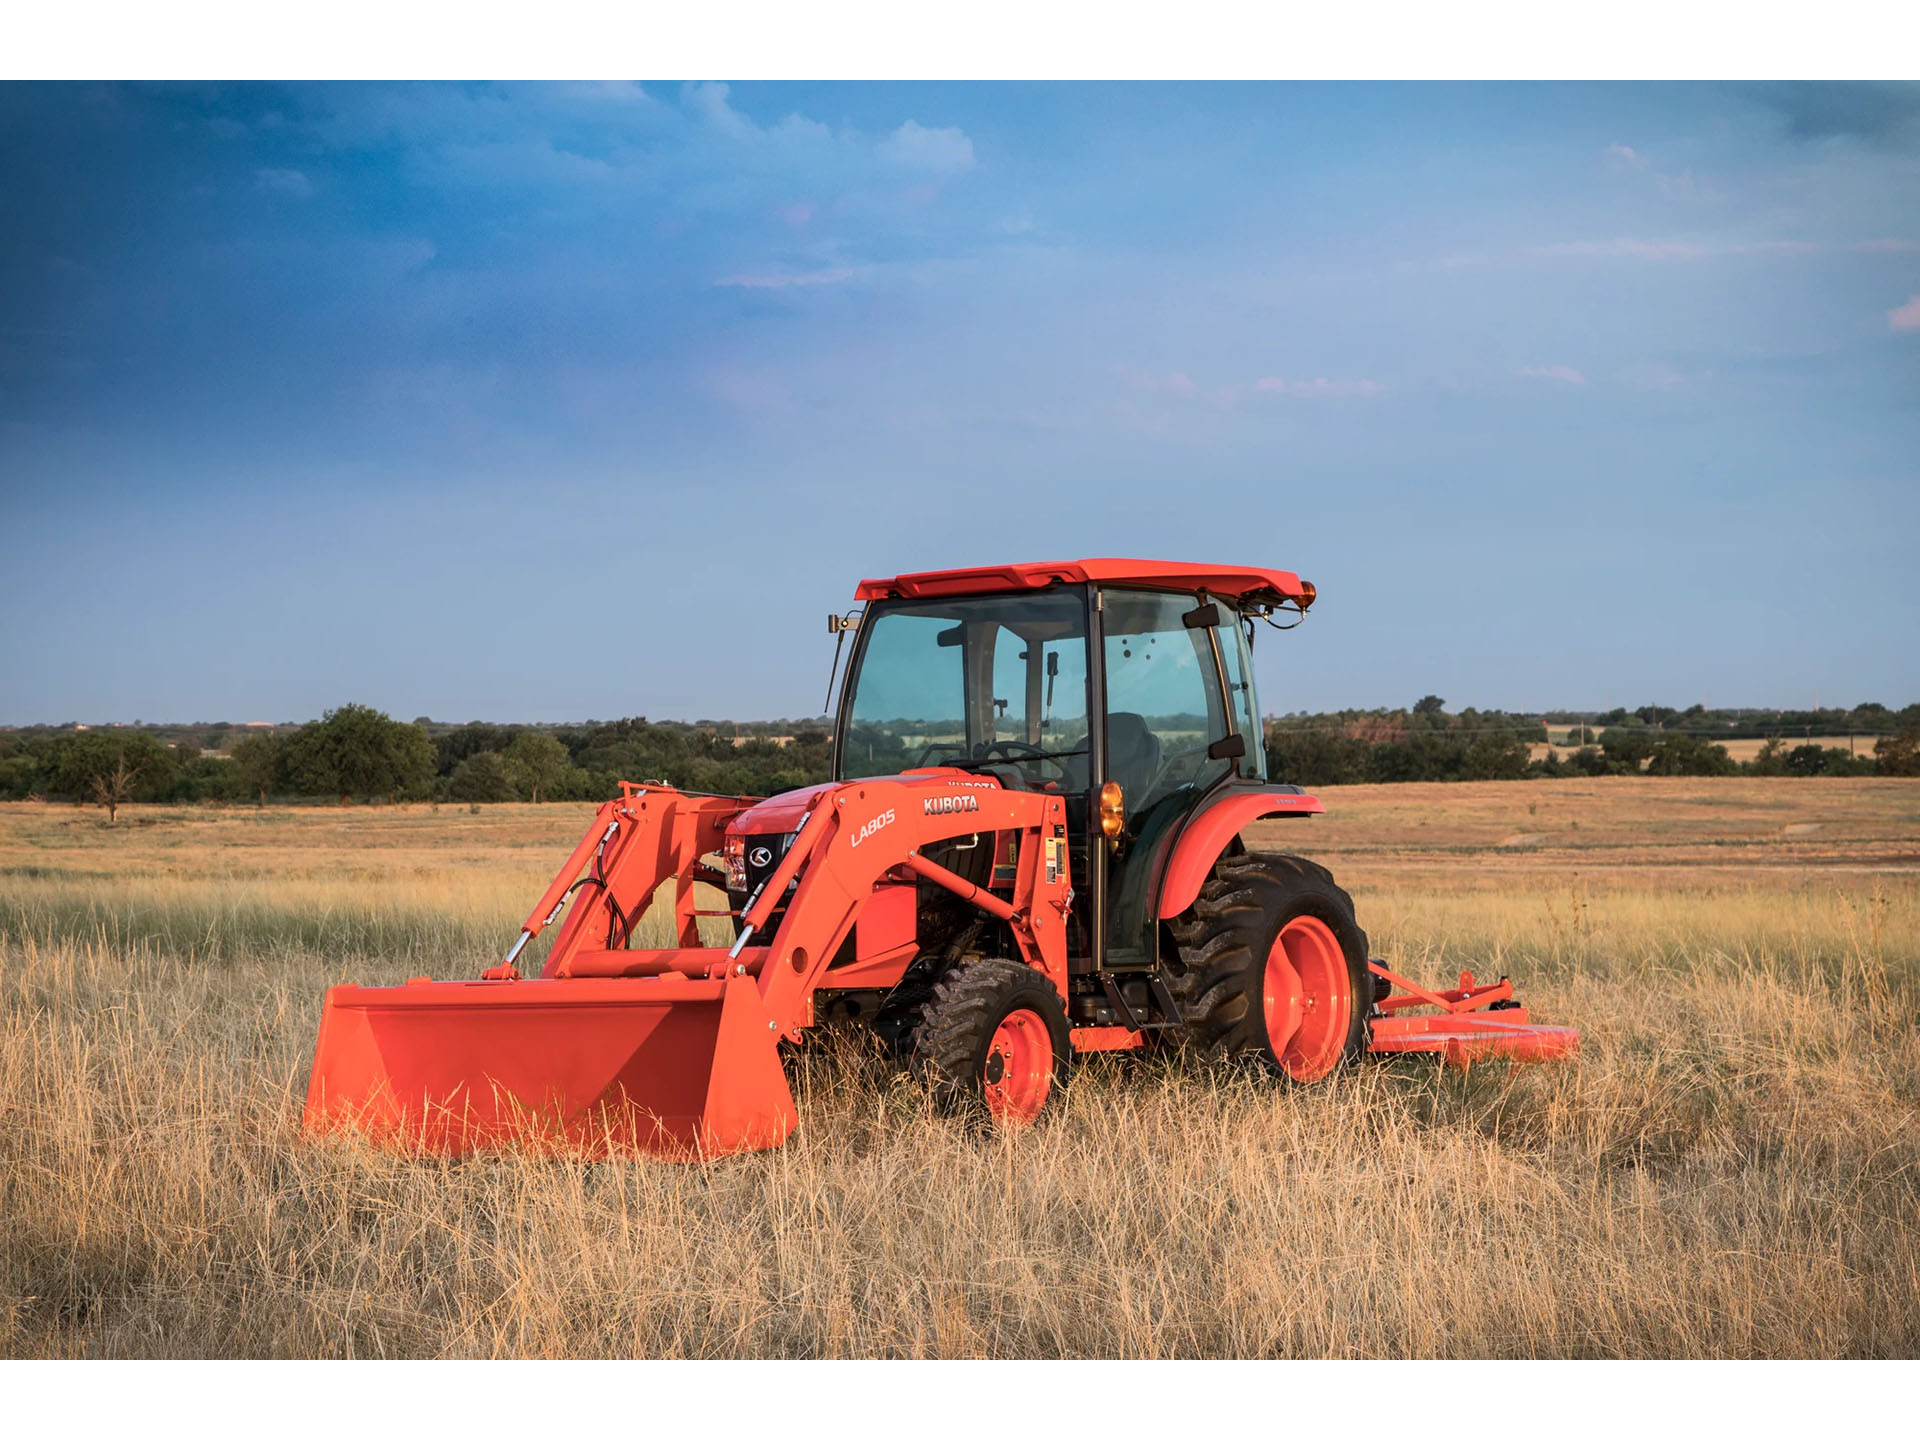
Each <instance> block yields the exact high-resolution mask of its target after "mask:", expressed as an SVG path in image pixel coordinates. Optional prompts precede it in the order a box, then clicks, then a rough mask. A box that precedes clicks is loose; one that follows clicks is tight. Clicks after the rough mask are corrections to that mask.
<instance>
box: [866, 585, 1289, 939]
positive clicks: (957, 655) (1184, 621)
mask: <svg viewBox="0 0 1920 1440" xmlns="http://www.w3.org/2000/svg"><path fill="white" fill-rule="evenodd" d="M857 593H858V595H859V598H861V599H862V600H864V601H866V608H865V610H864V612H863V613H862V614H861V615H860V616H859V618H858V620H857V621H853V622H850V621H846V620H840V619H838V618H837V617H836V621H835V626H836V628H840V629H842V630H844V629H845V628H848V627H849V626H851V628H854V629H855V630H856V632H857V636H858V638H857V641H856V644H855V648H854V652H853V656H852V658H851V661H850V662H849V665H848V669H847V676H846V681H845V686H844V689H843V691H842V696H841V703H840V707H839V719H838V724H837V726H836V730H835V736H834V751H833V776H834V779H835V781H845V780H857V779H868V778H873V777H877V776H888V775H900V774H904V773H907V772H910V771H914V770H921V769H927V768H930V767H946V768H949V769H959V770H964V771H971V772H973V773H976V774H978V775H980V776H982V777H986V778H990V779H991V780H992V781H994V782H995V783H997V784H999V785H1001V786H1003V787H1006V788H1009V789H1024V790H1039V791H1047V792H1052V793H1056V794H1059V795H1060V796H1062V797H1063V798H1064V800H1065V809H1066V816H1067V832H1068V833H1067V838H1068V841H1069V847H1070V854H1071V865H1072V876H1073V886H1074V890H1075V893H1076V896H1077V897H1078V900H1079V903H1078V904H1077V905H1076V907H1075V911H1074V916H1073V924H1072V934H1071V937H1070V940H1069V961H1070V964H1071V965H1072V967H1073V969H1074V970H1075V971H1076V972H1079V973H1086V972H1088V971H1092V970H1096V969H1127V968H1143V967H1150V966H1151V965H1153V964H1154V962H1155V958H1156V928H1157V923H1158V915H1157V913H1156V906H1155V905H1153V904H1152V903H1150V902H1151V901H1152V900H1153V898H1154V893H1155V890H1156V887H1157V884H1158V882H1159V879H1160V876H1161V875H1162V873H1163V872H1164V869H1165V863H1166V859H1167V852H1168V850H1169V848H1170V846H1171V843H1172V842H1173V840H1174V839H1175V838H1176V837H1177V836H1178V834H1179V832H1180V830H1181V829H1182V827H1183V825H1184V824H1185V823H1186V822H1187V820H1188V819H1189V817H1190V816H1191V815H1192V814H1193V813H1194V811H1195V810H1196V809H1197V808H1199V807H1200V806H1201V805H1202V804H1203V803H1204V802H1206V801H1208V800H1209V799H1210V798H1213V797H1215V796H1216V795H1217V793H1218V792H1220V791H1222V790H1223V789H1227V788H1229V787H1234V786H1259V785H1262V784H1263V782H1264V781H1265V778H1266V774H1265V747H1264V746H1263V744H1262V741H1261V733H1260V722H1259V706H1258V703H1257V701H1256V699H1255V695H1254V686H1253V666H1252V652H1251V639H1252V633H1253V623H1254V620H1255V619H1256V618H1257V617H1260V616H1264V615H1268V614H1270V613H1272V612H1273V611H1274V610H1275V609H1277V608H1279V607H1281V606H1286V607H1288V608H1291V609H1296V610H1297V609H1302V608H1304V605H1305V604H1306V603H1310V601H1311V598H1312V594H1313V591H1312V587H1311V586H1309V585H1306V584H1305V583H1304V582H1302V581H1300V580H1299V579H1298V577H1296V576H1294V575H1292V574H1290V573H1287V572H1281V571H1251V570H1249V571H1245V572H1233V571H1221V570H1218V569H1213V568H1210V567H1200V566H1180V565H1163V564H1155V563H1153V562H1145V561H1081V562H1077V563H1074V564H1071V565H1028V566H1013V567H996V568H993V569H987V570H978V571H944V572H938V573H936V574H929V575H903V576H898V577H895V578H894V579H891V580H869V581H866V582H864V583H863V584H862V585H861V587H860V589H859V591H858V592H857ZM949 858H950V859H951V860H952V861H953V862H954V863H955V865H956V868H961V867H964V866H965V865H966V864H967V863H968V862H967V860H965V859H963V858H962V856H960V855H954V856H951V857H949ZM988 858H989V857H984V856H982V857H979V859H978V861H977V862H975V863H979V864H984V863H985V862H986V860H987V859H988Z"/></svg>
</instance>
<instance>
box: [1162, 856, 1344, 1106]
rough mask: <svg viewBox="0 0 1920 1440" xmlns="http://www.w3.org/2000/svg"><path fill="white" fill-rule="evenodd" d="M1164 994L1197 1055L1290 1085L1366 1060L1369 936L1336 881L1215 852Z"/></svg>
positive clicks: (1307, 863) (1292, 859)
mask: <svg viewBox="0 0 1920 1440" xmlns="http://www.w3.org/2000/svg"><path fill="white" fill-rule="evenodd" d="M1171 928H1172V930H1173V936H1174V940H1175V941H1176V943H1177V944H1178V945H1179V955H1178V958H1177V959H1176V960H1174V961H1173V962H1172V963H1171V964H1170V965H1169V966H1168V970H1169V974H1168V979H1167V983H1168V988H1169V989H1170V990H1172V992H1173V995H1174V998H1175V999H1176V1000H1177V1001H1178V1002H1179V1004H1180V1010H1181V1013H1182V1015H1183V1016H1184V1017H1185V1018H1186V1028H1187V1038H1188V1040H1189V1041H1190V1042H1192V1043H1194V1044H1196V1045H1198V1046H1199V1047H1200V1048H1201V1049H1202V1050H1203V1051H1205V1052H1207V1053H1209V1054H1213V1055H1220V1056H1236V1055H1239V1056H1247V1057H1249V1058H1253V1059H1257V1060H1259V1061H1260V1062H1262V1063H1264V1064H1265V1065H1267V1066H1269V1067H1271V1068H1273V1069H1276V1070H1278V1071H1279V1072H1280V1073H1281V1074H1282V1075H1284V1076H1286V1077H1287V1078H1288V1079H1290V1080H1293V1081H1295V1082H1297V1083H1299V1084H1311V1083H1313V1082H1314V1081H1316V1080H1323V1079H1325V1078H1326V1077H1327V1076H1328V1075H1330V1074H1332V1073H1333V1071H1334V1070H1335V1069H1336V1068H1337V1067H1338V1066H1340V1065H1341V1064H1342V1063H1343V1062H1345V1061H1347V1060H1351V1059H1352V1058H1354V1057H1355V1056H1357V1055H1360V1054H1363V1053H1365V1051H1366V1049H1367V1017H1368V1012H1369V1011H1370V1010H1371V1008H1372V1001H1373V981H1372V977H1371V975H1370V973H1369V972H1368V970H1367V936H1366V932H1365V931H1363V930H1362V929H1361V928H1360V926H1359V923H1358V922H1357V921H1356V920H1355V919H1354V915H1353V900H1352V898H1351V897H1350V896H1349V895H1348V894H1347V892H1346V891H1344V890H1342V889H1341V888H1340V887H1339V886H1338V885H1336V884H1334V883H1333V876H1332V875H1330V874H1329V873H1328V872H1327V871H1326V869H1325V868H1324V867H1322V866H1319V865H1316V864H1314V863H1313V862H1312V861H1311V860H1302V859H1300V858H1299V857H1298V856H1294V855H1233V856H1222V857H1221V859H1220V861H1219V863H1218V864H1216V865H1215V866H1214V871H1213V874H1212V875H1211V876H1210V877H1209V878H1208V880H1207V883H1206V884H1205V885H1204V886H1203V887H1202V888H1201V891H1200V895H1199V898H1198V899H1196V900H1195V901H1194V903H1193V907H1192V908H1191V909H1190V910H1188V911H1187V912H1186V913H1185V914H1184V915H1182V916H1181V917H1180V918H1179V919H1178V920H1176V921H1174V922H1173V924H1172V926H1171Z"/></svg>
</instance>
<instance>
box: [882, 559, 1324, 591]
mask: <svg viewBox="0 0 1920 1440" xmlns="http://www.w3.org/2000/svg"><path fill="white" fill-rule="evenodd" d="M1090 581H1091V582H1096V583H1099V584H1103V585H1142V586H1146V587H1148V588H1150V589H1158V590H1205V591H1207V592H1208V593H1209V594H1211V595H1218V596H1220V597H1221V598H1223V599H1229V600H1238V599H1240V598H1242V597H1244V596H1248V595H1254V594H1257V593H1259V592H1261V591H1271V592H1274V593H1276V594H1278V595H1280V596H1281V597H1284V598H1286V599H1289V600H1298V599H1301V598H1302V597H1311V596H1312V594H1313V586H1311V585H1309V584H1307V583H1305V582H1304V581H1302V580H1301V578H1300V577H1299V576H1298V575H1296V574H1295V573H1294V572H1293V571H1291V570H1263V569H1258V568H1255V567H1253V566H1243V565H1191V564H1187V563H1186V562H1184V561H1179V560H1122V559H1112V558H1109V559H1102V560H1053V561H1042V562H1036V563H1034V564H1030V565H980V566H976V567H974V568H973V569H970V570H922V571H920V572H918V573H917V574H912V575H895V576H893V577H892V578H891V579H887V580H862V581H861V582H860V585H859V588H858V589H856V590H855V591H854V592H853V593H854V598H855V599H857V600H890V599H896V598H898V599H910V600H911V599H927V598H934V597H939V596H945V595H996V594H1017V593H1019V592H1021V591H1026V590H1044V589H1045V588H1046V587H1047V586H1049V585H1084V584H1087V583H1088V582H1090Z"/></svg>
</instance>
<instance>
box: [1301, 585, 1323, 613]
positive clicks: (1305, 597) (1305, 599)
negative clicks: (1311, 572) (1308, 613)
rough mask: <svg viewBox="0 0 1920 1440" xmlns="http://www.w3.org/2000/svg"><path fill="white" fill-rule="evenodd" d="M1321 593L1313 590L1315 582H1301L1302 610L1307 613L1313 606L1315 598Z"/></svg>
mask: <svg viewBox="0 0 1920 1440" xmlns="http://www.w3.org/2000/svg"><path fill="white" fill-rule="evenodd" d="M1319 593H1320V592H1319V591H1318V590H1316V589H1314V588H1313V582H1312V581H1311V580H1302V581H1301V582H1300V608H1301V610H1302V611H1305V610H1306V608H1307V607H1308V606H1309V605H1311V604H1313V597H1314V596H1316V595H1318V594H1319Z"/></svg>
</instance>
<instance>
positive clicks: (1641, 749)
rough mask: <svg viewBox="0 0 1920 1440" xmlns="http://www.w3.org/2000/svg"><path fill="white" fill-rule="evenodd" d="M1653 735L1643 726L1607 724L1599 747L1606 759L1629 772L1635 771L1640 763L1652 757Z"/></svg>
mask: <svg viewBox="0 0 1920 1440" xmlns="http://www.w3.org/2000/svg"><path fill="white" fill-rule="evenodd" d="M1653 747H1654V736H1653V735H1652V734H1650V733H1649V732H1648V731H1647V729H1646V728H1645V727H1644V726H1638V727H1635V726H1625V725H1609V726H1608V727H1607V728H1606V730H1605V731H1604V732H1602V734H1601V736H1600V749H1601V751H1602V752H1603V753H1604V754H1605V755H1606V757H1607V759H1608V760H1610V761H1612V762H1613V763H1614V764H1615V765H1618V766H1621V767H1622V768H1623V769H1625V770H1626V771H1629V772H1637V771H1638V770H1639V769H1640V766H1641V763H1642V762H1643V761H1646V760H1650V759H1652V758H1653Z"/></svg>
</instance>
